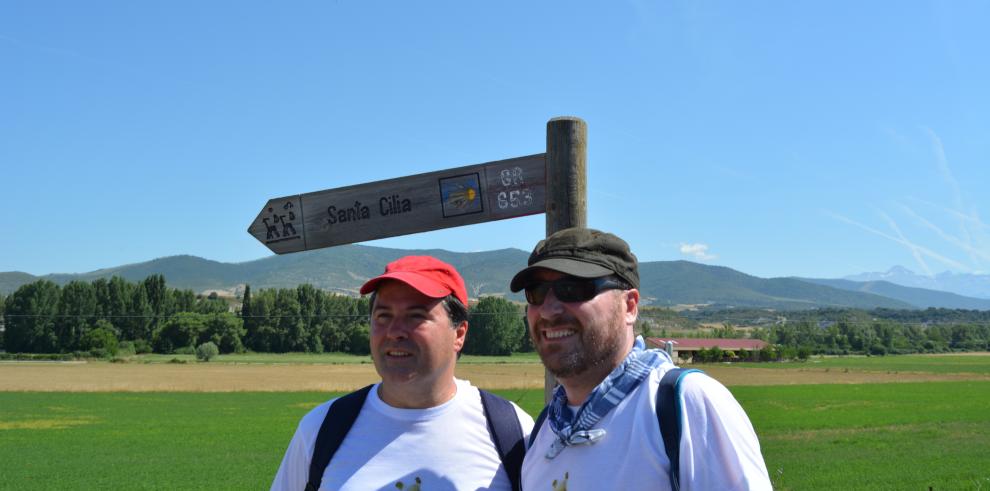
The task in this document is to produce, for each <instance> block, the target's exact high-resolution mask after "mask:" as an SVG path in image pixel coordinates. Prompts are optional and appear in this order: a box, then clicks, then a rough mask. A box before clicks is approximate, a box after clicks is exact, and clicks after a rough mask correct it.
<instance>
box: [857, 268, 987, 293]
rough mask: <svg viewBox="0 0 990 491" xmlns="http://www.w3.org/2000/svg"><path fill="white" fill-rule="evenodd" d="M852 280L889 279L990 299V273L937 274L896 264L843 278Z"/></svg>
mask: <svg viewBox="0 0 990 491" xmlns="http://www.w3.org/2000/svg"><path fill="white" fill-rule="evenodd" d="M843 279H845V280H850V281H862V282H865V281H889V282H891V283H894V284H895V285H901V286H910V287H915V288H927V289H929V290H939V291H943V292H951V293H956V294H959V295H965V296H967V297H976V298H988V299H990V275H988V274H970V273H953V272H951V271H944V272H942V273H938V274H936V275H935V276H925V275H920V274H917V273H915V272H914V271H911V270H910V269H907V268H905V267H904V266H894V267H892V268H890V269H888V270H887V271H886V272H882V273H881V272H873V273H860V274H856V275H850V276H846V277H845V278H843Z"/></svg>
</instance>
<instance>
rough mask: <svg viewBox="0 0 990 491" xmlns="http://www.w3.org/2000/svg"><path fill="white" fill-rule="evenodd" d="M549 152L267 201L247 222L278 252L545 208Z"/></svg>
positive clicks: (467, 223) (471, 221)
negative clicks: (249, 221) (252, 219)
mask: <svg viewBox="0 0 990 491" xmlns="http://www.w3.org/2000/svg"><path fill="white" fill-rule="evenodd" d="M546 182H547V181H546V154H542V153H541V154H536V155H529V156H526V157H518V158H514V159H508V160H500V161H497V162H489V163H487V164H477V165H469V166H466V167H458V168H456V169H448V170H444V171H438V172H430V173H427V174H417V175H414V176H408V177H400V178H397V179H388V180H385V181H377V182H370V183H367V184H358V185H355V186H347V187H342V188H336V189H327V190H325V191H317V192H313V193H306V194H299V195H295V196H286V197H284V198H275V199H272V200H269V201H268V204H266V205H265V207H264V208H262V210H261V213H259V214H258V217H257V218H255V219H254V222H253V223H252V224H251V226H250V227H248V233H250V234H251V235H253V236H255V237H256V238H257V239H258V240H260V241H261V242H262V243H263V244H265V246H267V247H268V248H269V249H271V250H272V251H273V252H275V253H276V254H284V253H287V252H297V251H305V250H309V249H319V248H321V247H330V246H335V245H341V244H350V243H354V242H362V241H366V240H372V239H381V238H384V237H393V236H396V235H405V234H412V233H416V232H425V231H427V230H437V229H441V228H448V227H458V226H461V225H469V224H472V223H481V222H488V221H492V220H502V219H505V218H514V217H519V216H524V215H534V214H537V213H543V212H545V211H546Z"/></svg>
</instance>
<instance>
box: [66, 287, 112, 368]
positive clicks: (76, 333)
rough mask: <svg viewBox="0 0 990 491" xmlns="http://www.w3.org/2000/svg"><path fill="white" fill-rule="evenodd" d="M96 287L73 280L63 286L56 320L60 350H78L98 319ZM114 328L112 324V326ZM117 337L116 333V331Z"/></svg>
mask: <svg viewBox="0 0 990 491" xmlns="http://www.w3.org/2000/svg"><path fill="white" fill-rule="evenodd" d="M98 312H99V307H98V306H97V304H96V289H95V288H93V285H92V284H90V283H86V282H84V281H72V282H69V284H67V285H65V286H64V287H62V293H61V296H60V298H59V304H58V317H57V318H56V322H55V336H56V338H58V345H59V350H60V351H63V352H68V351H76V350H78V349H82V348H80V345H79V344H80V342H81V341H82V338H83V336H84V335H85V334H86V331H88V330H89V327H90V326H91V325H93V324H94V323H95V322H96V320H97V315H98ZM111 328H112V326H111ZM114 335H115V337H116V333H114Z"/></svg>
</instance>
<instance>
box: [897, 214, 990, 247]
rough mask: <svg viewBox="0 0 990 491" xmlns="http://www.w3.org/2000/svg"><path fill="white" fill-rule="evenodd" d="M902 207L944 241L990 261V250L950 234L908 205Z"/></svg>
mask: <svg viewBox="0 0 990 491" xmlns="http://www.w3.org/2000/svg"><path fill="white" fill-rule="evenodd" d="M900 208H901V210H903V211H904V213H906V214H908V215H910V216H911V218H914V219H915V220H916V221H917V222H918V223H920V224H921V225H923V226H924V227H925V228H927V229H929V230H931V231H932V232H935V234H936V235H938V236H939V238H941V239H942V240H944V241H946V242H948V243H950V244H952V245H954V246H956V247H958V248H960V249H962V250H964V251H966V252H968V253H969V254H971V255H974V256H978V257H980V258H982V259H984V260H987V261H990V251H986V250H983V249H980V248H978V247H974V246H973V245H971V244H968V243H966V242H964V241H962V240H961V239H959V238H958V237H955V236H953V235H950V234H949V233H947V232H945V231H944V230H942V229H941V228H940V227H939V226H938V225H935V224H934V223H932V222H931V221H930V220H928V219H927V218H925V217H923V216H921V215H919V214H918V213H916V212H915V211H914V210H913V209H911V208H910V207H908V206H907V205H903V204H901V205H900ZM966 218H969V217H968V216H966Z"/></svg>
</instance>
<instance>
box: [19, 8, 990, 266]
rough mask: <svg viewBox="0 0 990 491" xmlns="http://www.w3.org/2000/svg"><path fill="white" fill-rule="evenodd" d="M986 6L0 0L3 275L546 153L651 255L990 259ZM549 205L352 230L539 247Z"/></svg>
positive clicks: (985, 262) (159, 251)
mask: <svg viewBox="0 0 990 491" xmlns="http://www.w3.org/2000/svg"><path fill="white" fill-rule="evenodd" d="M988 19H990V4H988V3H986V2H976V1H974V2H965V1H958V2H924V1H915V2H853V1H846V2H817V3H812V2H785V1H779V2H728V1H724V2H714V1H674V2H671V1H631V2H629V1H627V2H576V1H567V2H563V1H554V2H549V1H548V2H464V1H459V2H455V1H450V2H377V1H360V2H358V1H353V0H337V1H310V2H292V3H290V4H285V5H278V6H275V5H274V4H272V3H271V2H249V1H248V2H245V1H237V2H234V1H226V2H222V1H216V2H191V1H175V2H127V1H119V2H111V1H100V0H96V1H91V2H70V1H43V0H42V1H39V0H31V1H18V0H8V1H5V2H3V3H2V4H0V67H2V72H3V75H2V76H0V204H2V206H3V209H4V210H5V216H4V220H3V223H4V227H3V230H5V232H6V233H5V234H4V240H3V241H2V242H0V271H25V272H29V273H32V274H47V273H53V272H67V273H78V272H85V271H91V270H94V269H98V268H102V267H111V266H117V265H120V264H126V263H134V262H141V261H146V260H150V259H153V258H156V257H162V256H169V255H176V254H193V255H197V256H201V257H205V258H208V259H214V260H218V261H224V262H240V261H247V260H253V259H257V258H261V257H264V256H267V255H269V254H270V252H268V250H267V249H266V248H265V247H264V246H262V245H261V244H260V243H259V242H257V241H256V240H255V239H254V238H253V237H251V236H250V235H248V233H247V232H246V229H247V226H248V225H249V224H250V222H251V221H252V220H253V219H254V217H255V216H256V215H257V213H258V212H259V210H260V209H261V207H262V206H263V205H264V204H265V202H266V201H267V200H268V199H269V198H272V197H277V196H285V195H292V194H298V193H304V192H310V191H317V190H321V189H327V188H334V187H340V186H345V185H350V184H358V183H363V182H369V181H375V180H380V179H387V178H393V177H400V176H404V175H409V174H414V173H421V172H429V171H435V170H441V169H445V168H450V167H457V166H462V165H468V164H473V163H481V162H487V161H492V160H498V159H503V158H509V157H515V156H521V155H528V154H532V153H538V152H542V151H544V148H545V125H546V122H547V120H549V119H550V118H552V117H555V116H561V115H574V116H579V117H581V118H583V119H584V120H585V121H587V123H588V128H589V132H588V162H589V169H588V221H589V225H590V226H593V227H596V228H601V229H605V230H609V231H612V232H615V233H617V234H619V235H621V236H623V237H624V238H626V239H627V240H628V241H629V242H630V243H631V245H632V246H633V249H634V252H636V253H637V255H638V256H639V257H640V259H641V260H647V261H651V260H673V259H688V260H693V261H697V262H703V263H706V264H717V265H724V266H728V267H731V268H734V269H737V270H740V271H743V272H746V273H749V274H754V275H757V276H762V277H771V276H789V275H800V276H814V277H838V276H843V275H847V274H853V273H858V272H863V271H879V270H886V269H887V268H889V267H891V266H893V265H895V264H900V265H904V266H907V267H909V268H911V269H912V270H914V271H915V272H918V273H923V274H933V273H937V272H941V271H945V270H952V271H957V272H988V271H990V227H988V223H990V221H988V219H987V218H983V216H984V214H987V213H990V198H988V195H990V193H988V192H986V191H985V188H986V184H987V183H988V182H990V165H988V163H990V138H988V136H990V92H988V91H987V90H986V87H988V86H990V62H988V61H987V53H988V52H990V35H988V34H987V29H986V24H987V21H988ZM543 235H544V218H543V216H542V215H539V216H534V217H527V218H521V219H513V220H508V221H502V222H490V223H486V224H480V225H473V226H468V227H461V228H455V229H448V230H443V231H435V232H429V233H424V234H416V235H410V236H406V237H398V238H392V239H386V240H380V241H375V242H370V243H369V244H371V245H379V246H385V247H396V248H444V249H449V250H454V251H480V250H490V249H499V248H505V247H515V248H520V249H524V250H529V249H530V248H531V247H532V245H533V244H534V243H535V242H536V241H537V240H538V239H539V238H541V237H542V236H543Z"/></svg>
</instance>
